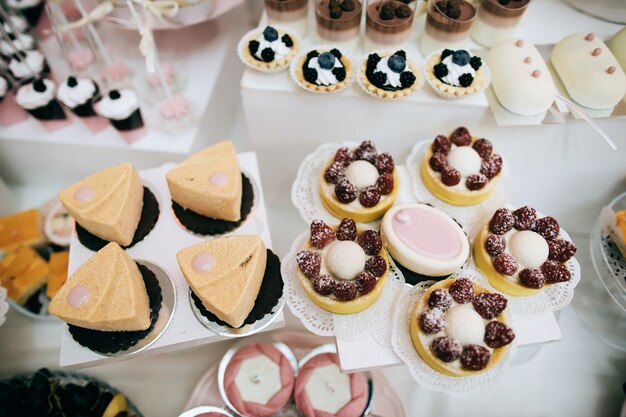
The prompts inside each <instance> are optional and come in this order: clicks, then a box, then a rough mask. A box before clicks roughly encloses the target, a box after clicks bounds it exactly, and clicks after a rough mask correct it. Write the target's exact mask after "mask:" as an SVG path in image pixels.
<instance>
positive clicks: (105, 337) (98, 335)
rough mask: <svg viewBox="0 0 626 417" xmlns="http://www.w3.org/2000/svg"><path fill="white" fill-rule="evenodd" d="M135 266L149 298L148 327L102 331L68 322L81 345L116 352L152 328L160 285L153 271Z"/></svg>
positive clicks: (132, 343)
mask: <svg viewBox="0 0 626 417" xmlns="http://www.w3.org/2000/svg"><path fill="white" fill-rule="evenodd" d="M137 266H138V267H139V272H141V276H142V278H143V282H144V284H145V286H146V292H147V293H148V298H149V300H150V327H148V328H147V329H146V330H133V331H127V332H124V331H114V332H103V331H100V330H92V329H85V328H83V327H78V326H74V325H71V324H69V325H68V327H69V331H70V334H71V335H72V337H73V338H74V340H75V341H76V342H78V343H79V344H80V345H81V346H84V347H86V348H87V349H90V350H93V351H94V352H98V353H103V354H113V353H118V352H122V351H125V350H128V349H130V348H131V347H133V346H135V345H136V344H137V343H139V342H140V341H141V340H143V339H145V338H146V337H147V336H148V335H149V334H150V332H151V331H152V329H154V326H155V324H156V322H157V320H158V319H159V312H160V311H161V303H162V302H163V294H162V293H161V286H160V285H159V281H158V280H157V278H156V275H154V272H152V271H151V270H150V269H148V268H147V267H145V266H143V265H141V264H138V263H137Z"/></svg>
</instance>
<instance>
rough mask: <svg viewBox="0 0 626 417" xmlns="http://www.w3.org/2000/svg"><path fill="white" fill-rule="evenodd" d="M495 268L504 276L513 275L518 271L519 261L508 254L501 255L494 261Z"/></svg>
mask: <svg viewBox="0 0 626 417" xmlns="http://www.w3.org/2000/svg"><path fill="white" fill-rule="evenodd" d="M493 266H494V268H495V269H496V271H498V272H499V273H501V274H503V275H509V276H511V275H513V274H514V273H515V271H517V261H516V260H515V258H514V257H512V256H511V255H509V254H508V253H501V254H500V255H498V256H496V258H495V259H494V260H493Z"/></svg>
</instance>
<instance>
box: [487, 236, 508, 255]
mask: <svg viewBox="0 0 626 417" xmlns="http://www.w3.org/2000/svg"><path fill="white" fill-rule="evenodd" d="M505 249H506V239H504V238H503V237H502V236H498V235H489V237H488V238H487V240H485V250H486V251H487V253H488V254H489V255H491V256H498V255H500V254H501V253H502V252H504V250H505Z"/></svg>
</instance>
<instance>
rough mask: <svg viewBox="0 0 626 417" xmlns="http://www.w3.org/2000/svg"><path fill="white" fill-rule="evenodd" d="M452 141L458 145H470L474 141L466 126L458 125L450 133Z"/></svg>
mask: <svg viewBox="0 0 626 417" xmlns="http://www.w3.org/2000/svg"><path fill="white" fill-rule="evenodd" d="M450 141H451V142H452V143H454V144H455V145H456V146H469V145H470V144H471V143H472V135H470V132H469V130H467V128H466V127H463V126H461V127H457V128H456V129H455V131H454V132H452V134H451V135H450Z"/></svg>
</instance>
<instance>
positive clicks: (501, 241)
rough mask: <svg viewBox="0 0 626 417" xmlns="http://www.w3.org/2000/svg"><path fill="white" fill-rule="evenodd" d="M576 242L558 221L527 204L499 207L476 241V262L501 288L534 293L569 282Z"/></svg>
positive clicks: (515, 293)
mask: <svg viewBox="0 0 626 417" xmlns="http://www.w3.org/2000/svg"><path fill="white" fill-rule="evenodd" d="M575 253H576V245H574V243H572V242H570V241H569V240H565V239H563V238H562V237H561V235H560V227H559V224H558V222H557V221H556V220H555V219H554V218H553V217H549V216H541V215H539V214H538V213H537V211H536V210H535V209H534V208H532V207H530V206H524V207H521V208H519V209H517V210H514V211H511V210H509V209H507V208H504V207H502V208H499V209H498V210H496V212H495V213H494V214H493V216H492V217H491V219H490V220H489V221H488V222H487V224H485V226H484V227H483V228H482V229H481V230H480V232H479V233H478V236H477V237H476V239H475V241H474V253H473V255H474V262H475V264H476V266H477V267H478V268H479V269H480V270H481V272H482V273H483V274H485V276H486V277H487V279H488V280H489V283H490V284H491V285H492V286H493V287H494V288H495V289H496V290H498V291H501V292H503V293H505V294H508V295H514V296H529V295H534V294H537V293H539V292H541V291H542V290H543V288H545V287H546V286H549V285H556V284H559V283H563V282H568V281H569V280H570V279H571V273H570V271H569V269H568V267H567V262H568V261H569V259H570V258H572V257H573V256H574V254H575Z"/></svg>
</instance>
